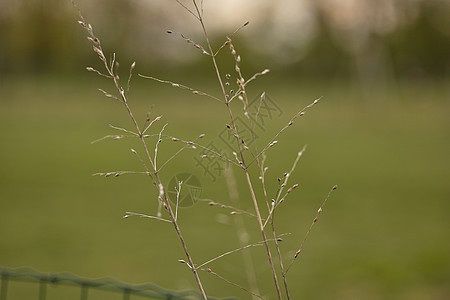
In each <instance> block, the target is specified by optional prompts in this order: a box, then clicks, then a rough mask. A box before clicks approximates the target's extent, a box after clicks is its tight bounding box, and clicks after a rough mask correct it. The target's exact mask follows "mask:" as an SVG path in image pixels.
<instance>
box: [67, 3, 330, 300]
mask: <svg viewBox="0 0 450 300" xmlns="http://www.w3.org/2000/svg"><path fill="white" fill-rule="evenodd" d="M175 1H176V2H177V3H178V4H179V5H180V7H181V8H182V9H183V10H185V11H186V12H187V13H188V14H190V15H191V16H192V17H193V18H194V19H195V20H196V22H197V23H198V25H199V28H200V29H201V32H202V33H203V41H202V42H197V41H194V40H192V39H191V38H189V37H187V36H186V35H185V34H183V33H179V32H177V31H174V30H168V31H167V34H170V35H174V36H176V37H179V38H181V39H183V40H184V41H186V42H187V43H188V44H189V45H192V46H193V47H195V48H196V49H198V50H199V53H200V55H205V56H206V57H207V58H208V59H209V60H210V63H211V65H212V67H213V70H214V75H215V77H216V80H217V84H218V89H217V92H218V94H217V95H215V94H213V93H206V92H203V91H201V89H197V88H193V87H190V86H187V85H184V84H181V83H177V82H174V81H171V80H166V79H160V78H158V77H156V76H149V75H144V74H138V75H139V76H140V77H141V78H144V79H150V80H153V81H156V82H158V83H161V84H166V85H169V86H171V87H175V88H178V89H182V90H185V91H187V92H190V93H192V94H194V95H198V96H202V97H206V98H208V99H210V100H213V101H214V102H216V103H217V108H218V109H223V110H225V111H226V112H227V114H228V121H226V122H227V123H226V125H225V126H226V127H227V128H228V130H231V131H232V136H233V139H234V140H235V144H234V149H233V151H231V153H230V154H232V155H224V154H223V153H219V152H218V151H217V150H214V149H211V148H208V147H207V146H204V145H202V144H201V142H200V140H201V139H202V138H203V137H204V134H200V135H199V136H198V138H197V139H195V140H192V141H191V140H185V139H182V138H179V137H174V136H169V135H166V134H165V128H166V126H167V124H164V125H163V126H162V127H161V128H160V129H159V130H155V126H156V124H157V123H158V122H159V121H161V120H162V117H161V116H158V117H155V118H150V116H147V118H146V119H145V122H144V124H139V122H138V120H137V118H136V117H135V112H134V111H133V110H132V109H131V108H130V105H129V92H130V86H131V80H132V78H133V74H134V69H135V67H136V63H135V62H133V63H132V64H131V65H130V67H129V73H128V77H127V78H126V79H125V80H122V79H121V78H120V77H119V73H118V69H119V63H118V61H117V57H116V54H115V53H113V54H112V55H106V54H105V52H104V49H103V47H102V44H101V41H100V39H99V38H98V37H97V36H96V35H95V34H94V30H93V28H92V26H91V24H89V23H88V22H87V21H86V20H85V19H84V17H83V15H82V13H81V11H80V9H79V8H78V6H77V4H76V3H75V2H74V1H73V0H72V3H73V5H74V6H75V7H76V9H77V10H78V13H79V21H78V22H79V24H80V25H81V26H82V28H83V29H84V30H85V31H86V34H87V38H88V40H89V41H90V42H91V44H92V47H93V51H94V53H95V54H96V55H97V56H98V58H99V60H100V61H101V68H94V67H87V68H86V69H87V71H89V72H94V73H96V74H98V75H99V76H102V77H105V78H108V79H109V80H110V81H111V83H112V87H113V89H114V91H107V90H104V89H99V91H100V92H101V93H102V94H103V95H104V96H105V97H108V98H111V99H113V100H115V101H119V102H120V103H121V104H122V106H123V108H124V110H125V112H126V113H127V115H128V117H129V118H130V121H131V124H132V129H127V128H121V127H117V126H114V125H110V127H111V128H112V129H113V130H116V131H118V132H120V134H115V135H114V134H113V135H108V136H105V137H103V138H100V139H98V140H96V141H94V142H100V141H102V140H104V139H110V138H111V139H122V138H134V139H137V140H139V142H140V145H141V149H140V150H139V149H138V150H136V149H131V152H132V153H133V154H134V155H135V156H136V158H137V159H138V160H139V162H140V163H141V164H142V170H140V171H128V170H122V171H108V172H99V173H96V174H94V175H99V176H105V177H110V176H113V177H118V176H121V175H127V174H140V175H145V176H148V177H149V178H150V179H151V182H152V184H153V185H154V187H155V190H156V194H157V197H155V201H158V203H159V207H160V209H159V210H158V211H157V212H156V214H155V215H154V216H153V215H147V214H142V213H137V212H126V213H125V216H124V218H129V217H142V218H149V219H153V220H157V221H162V222H166V223H171V224H172V227H173V229H174V230H175V232H176V234H177V237H178V240H179V242H180V244H181V247H182V249H183V251H184V254H185V258H184V259H179V261H180V262H181V263H183V264H185V265H186V266H187V267H188V268H189V270H190V271H191V273H192V275H193V276H194V278H195V282H196V284H197V287H198V290H199V292H200V295H201V298H202V299H204V300H206V299H208V297H207V293H206V289H205V287H204V285H203V283H202V280H201V278H200V275H199V271H205V272H206V273H207V274H211V275H214V276H215V277H217V278H220V279H221V280H223V281H224V282H225V283H226V284H229V285H232V286H234V287H237V288H239V289H240V290H242V291H245V292H246V293H248V294H249V295H250V296H251V297H252V298H253V299H268V298H272V297H275V298H277V299H279V300H281V299H291V293H290V289H289V287H288V277H287V274H288V271H289V270H290V269H291V267H292V265H293V263H294V261H295V260H296V259H297V258H298V256H299V255H300V253H301V252H302V250H303V247H304V243H305V242H306V240H307V238H308V236H309V235H310V233H311V231H312V229H313V227H314V225H315V224H316V222H317V220H318V217H319V214H320V213H321V212H322V211H323V209H324V206H325V204H326V202H327V201H328V199H329V198H330V195H331V193H332V192H333V191H334V190H336V188H337V186H333V187H332V188H331V190H330V192H329V193H328V195H327V196H326V198H325V200H324V201H323V203H322V205H321V206H320V207H319V209H318V211H317V214H316V216H315V217H314V219H313V222H312V224H311V226H310V227H309V229H308V230H307V232H306V234H305V236H304V239H303V240H302V241H301V242H300V245H299V248H298V249H297V250H296V252H295V255H294V256H293V257H291V258H290V260H288V261H287V262H286V261H285V256H284V255H283V253H282V250H281V248H280V246H279V243H280V242H282V241H283V238H286V237H288V233H277V230H276V218H275V217H276V216H277V214H276V212H277V209H278V208H279V207H280V206H282V205H288V203H286V202H288V201H286V200H287V198H288V197H291V194H292V192H293V191H294V189H296V188H297V187H298V184H296V183H295V184H292V183H289V179H290V178H291V176H292V174H293V172H294V171H295V169H296V167H297V165H298V163H299V161H300V158H301V157H302V156H303V154H304V152H305V151H306V146H303V148H301V150H300V151H299V152H298V155H297V156H296V157H295V158H294V160H293V163H292V167H291V168H290V170H289V171H287V172H285V173H284V174H283V175H282V176H280V177H278V178H277V179H272V178H269V179H267V178H266V172H267V169H268V168H267V167H266V166H265V163H266V160H267V155H266V154H267V152H268V151H269V149H272V148H274V147H276V145H277V144H278V143H279V137H280V136H281V135H282V134H283V133H284V132H285V131H286V130H287V129H289V128H290V127H291V126H292V125H293V123H294V121H296V120H297V119H298V118H300V117H302V116H303V115H305V113H306V112H307V110H309V109H310V108H312V107H313V106H315V105H316V104H317V103H318V102H319V100H320V99H321V98H318V99H316V100H314V101H313V102H312V103H311V104H309V105H307V106H306V107H304V108H303V109H301V110H300V111H298V113H296V114H294V115H293V116H292V117H291V118H290V120H289V121H288V122H287V123H286V125H285V126H284V127H282V128H281V129H280V130H278V132H277V133H276V134H275V135H274V136H273V137H272V138H270V139H269V142H268V143H266V144H264V145H258V143H256V142H254V141H255V140H256V138H255V137H256V134H255V130H256V129H255V128H256V125H257V124H256V122H257V120H258V116H259V114H260V110H261V107H262V105H263V104H264V103H265V101H267V100H266V94H265V92H263V93H261V95H260V98H259V103H258V106H257V108H256V114H255V116H256V118H255V117H252V116H251V113H250V111H249V106H250V101H249V99H250V98H249V97H250V96H249V95H248V91H247V87H248V86H249V84H251V83H252V82H253V81H255V80H256V79H257V78H258V77H259V76H265V75H267V74H268V73H269V70H268V69H263V70H262V71H261V72H257V73H255V74H253V75H252V76H250V77H249V78H245V76H244V74H243V72H242V70H241V62H242V60H243V58H242V57H241V56H240V54H239V53H238V51H237V49H236V47H235V45H234V43H233V39H234V38H235V36H236V35H237V33H238V32H239V31H240V30H241V29H243V28H244V27H245V26H247V25H248V24H249V22H244V23H243V25H241V26H240V27H238V28H237V29H236V30H235V31H234V32H233V33H232V34H230V35H229V36H227V37H226V38H224V41H223V42H222V43H220V44H219V45H213V44H212V42H211V39H210V36H209V33H208V29H207V25H206V24H205V21H204V18H203V16H204V8H203V0H200V1H199V0H192V1H183V2H182V1H180V0H175ZM202 44H203V45H202ZM219 55H231V57H232V59H233V69H234V71H235V74H234V75H231V74H224V72H223V68H222V67H221V66H220V65H219V63H218V61H217V57H218V56H219ZM108 57H109V58H108ZM232 78H235V83H232V84H230V81H231V79H232ZM252 99H253V98H252ZM235 107H239V108H242V109H239V112H240V113H239V114H242V116H238V115H239V114H238V113H236V109H235ZM241 117H242V118H241ZM238 118H240V119H243V120H245V122H247V125H248V128H250V132H251V135H250V137H248V136H243V135H242V134H241V132H240V131H239V128H238V125H237V120H238ZM250 139H252V140H250ZM163 140H170V141H173V142H176V143H180V147H179V149H178V150H177V151H175V152H174V153H173V154H171V155H170V156H169V158H168V159H166V160H165V161H164V160H161V159H160V157H159V153H160V151H162V149H160V147H159V146H160V144H161V142H162V141H163ZM252 142H253V143H252ZM185 149H199V150H201V151H202V153H203V154H202V155H199V158H201V159H206V158H211V157H213V158H218V159H220V160H222V161H225V162H227V163H228V164H229V165H230V166H231V167H230V169H227V170H226V171H225V177H226V182H227V187H228V190H229V201H230V203H229V204H228V203H226V202H227V200H226V199H216V200H206V199H203V200H202V202H207V203H208V204H209V205H210V206H212V207H221V208H223V209H227V210H230V215H232V216H233V217H234V218H235V221H236V222H235V224H236V229H237V233H238V236H239V241H240V245H239V247H237V248H235V249H234V250H229V251H227V252H224V253H222V254H219V255H217V256H215V257H213V258H211V259H209V260H206V261H205V262H203V263H196V262H195V261H194V259H193V258H192V255H191V251H190V248H189V247H188V246H187V241H186V239H185V238H184V236H183V234H182V229H181V227H180V225H179V223H178V215H179V213H180V212H179V210H178V208H179V205H180V194H181V193H182V190H183V189H184V186H183V182H182V181H179V182H178V185H177V186H176V187H175V190H176V203H172V202H171V201H169V196H168V192H167V187H166V185H165V184H164V183H163V182H162V180H161V176H160V172H162V171H163V169H164V167H165V166H166V165H167V163H169V162H171V161H172V160H174V159H176V158H177V157H178V155H179V154H180V153H181V152H182V151H184V150H185ZM228 157H233V158H234V159H230V158H228ZM231 168H234V170H237V171H239V172H242V174H243V177H244V178H245V185H246V189H247V190H248V192H249V195H250V198H249V199H247V198H246V197H244V198H240V197H239V195H238V194H237V187H236V185H237V184H236V181H235V179H234V175H233V169H231ZM251 168H254V169H255V170H256V172H251V170H250V169H251ZM253 174H257V175H256V176H254V175H253ZM267 180H269V181H272V180H276V182H277V190H275V191H272V190H271V189H269V185H268V184H267ZM256 182H258V184H255V183H256ZM256 187H258V189H259V188H261V191H260V192H257V191H256V189H257V188H256ZM260 194H262V197H258V196H257V195H260ZM242 202H248V203H250V204H251V206H252V207H253V208H252V210H251V211H247V210H243V209H241V208H240V207H241V205H240V203H242ZM243 217H246V218H250V220H251V221H252V222H254V223H255V224H256V225H257V227H258V229H259V236H260V237H259V239H260V241H258V242H256V243H249V241H250V238H249V235H250V233H249V231H248V230H247V229H246V228H245V221H244V219H243ZM260 246H261V247H263V248H264V249H265V253H266V258H267V265H268V266H269V270H270V274H271V277H272V280H273V294H272V295H270V296H267V297H265V296H263V295H261V292H260V289H259V287H258V284H257V280H256V278H257V274H256V272H255V269H254V266H253V262H252V257H251V256H250V254H249V252H248V249H249V248H254V247H260ZM224 249H226V247H224ZM237 252H240V253H245V255H244V267H243V268H244V269H245V270H246V271H245V273H246V274H247V277H248V285H249V287H247V285H246V284H245V283H237V282H234V281H232V280H229V279H227V278H225V277H224V276H223V275H220V274H218V273H217V272H215V271H213V270H212V269H211V268H210V267H209V264H210V263H212V262H215V261H218V260H221V259H223V258H224V257H226V256H229V255H232V254H234V253H237ZM205 276H206V275H205ZM280 276H281V278H282V279H281V280H280Z"/></svg>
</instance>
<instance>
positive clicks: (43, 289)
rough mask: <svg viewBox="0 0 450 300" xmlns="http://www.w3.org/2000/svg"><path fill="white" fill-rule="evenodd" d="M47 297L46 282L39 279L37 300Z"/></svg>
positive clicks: (43, 299)
mask: <svg viewBox="0 0 450 300" xmlns="http://www.w3.org/2000/svg"><path fill="white" fill-rule="evenodd" d="M46 297H47V281H46V280H45V279H41V282H40V284H39V300H45V298H46Z"/></svg>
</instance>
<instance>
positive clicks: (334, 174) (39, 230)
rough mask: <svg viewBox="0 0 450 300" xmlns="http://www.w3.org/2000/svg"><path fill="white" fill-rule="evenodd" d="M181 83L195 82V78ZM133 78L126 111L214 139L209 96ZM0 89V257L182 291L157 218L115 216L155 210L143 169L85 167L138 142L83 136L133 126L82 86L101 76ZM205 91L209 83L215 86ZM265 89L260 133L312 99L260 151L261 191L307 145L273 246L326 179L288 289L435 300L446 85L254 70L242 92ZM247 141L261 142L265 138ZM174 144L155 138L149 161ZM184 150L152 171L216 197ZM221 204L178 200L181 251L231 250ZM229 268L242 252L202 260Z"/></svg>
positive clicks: (120, 159) (18, 81) (216, 122)
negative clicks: (367, 88) (268, 113)
mask: <svg viewBox="0 0 450 300" xmlns="http://www.w3.org/2000/svg"><path fill="white" fill-rule="evenodd" d="M186 81H187V82H188V83H189V84H191V83H192V84H191V85H193V86H195V87H199V88H200V87H201V86H203V85H204V84H205V83H204V82H201V81H198V80H197V81H196V79H195V78H187V79H186ZM189 81H191V82H189ZM133 84H134V85H133V88H132V94H131V100H130V101H131V105H132V107H133V108H135V111H136V112H137V113H136V115H137V117H138V118H140V120H143V119H144V118H145V113H146V112H147V111H149V110H152V115H153V116H157V115H163V120H162V121H161V122H160V123H159V124H158V125H157V127H155V128H157V129H158V130H159V129H160V128H161V126H162V125H163V124H165V123H168V124H169V125H168V127H167V129H166V133H167V134H170V135H174V136H177V137H180V138H184V139H193V138H195V137H197V136H198V135H199V134H201V133H205V134H206V137H205V139H204V142H205V144H206V143H208V142H209V141H216V142H217V143H218V144H219V141H218V133H220V132H221V131H222V130H223V128H224V126H225V123H227V116H226V114H225V110H224V107H221V106H220V104H217V103H215V102H213V101H210V100H208V99H202V98H201V97H196V96H193V95H189V94H187V93H185V92H184V91H180V90H176V89H173V88H170V87H167V86H163V85H158V84H156V83H154V82H149V81H147V80H144V79H135V81H134V82H133ZM0 85H1V99H0V136H1V147H0V165H1V173H0V198H1V201H0V266H5V267H19V266H29V267H33V268H35V269H38V270H41V271H45V272H59V271H70V272H73V273H75V274H78V275H80V276H86V277H94V278H95V277H103V276H112V277H115V278H118V279H120V280H123V281H127V282H133V283H141V282H154V283H156V284H158V285H161V286H164V287H167V288H170V289H185V288H192V289H195V283H194V281H193V277H192V275H191V274H190V272H189V270H188V269H187V268H186V266H185V265H182V264H180V263H179V262H177V260H178V259H182V258H184V256H183V252H182V250H181V247H180V245H179V241H178V239H177V238H176V236H175V234H174V231H173V229H172V228H171V227H170V225H167V224H165V223H162V222H158V221H152V220H147V219H139V218H129V219H123V218H122V217H123V215H124V214H125V212H126V211H134V212H142V213H147V214H155V212H156V208H157V202H156V195H157V192H156V191H155V190H154V189H153V187H152V185H151V183H150V181H149V180H148V178H146V177H144V176H137V175H129V176H120V177H118V178H104V177H93V176H91V174H93V173H96V172H103V171H112V170H130V169H131V170H140V168H141V166H140V163H139V161H137V160H136V158H135V157H134V156H133V155H132V154H131V152H130V151H129V148H130V147H136V148H135V149H136V150H138V151H139V148H138V146H137V145H136V143H135V141H133V140H131V139H124V140H119V141H112V140H105V141H103V142H100V143H95V144H91V143H90V142H91V141H93V140H96V139H98V138H101V137H103V136H105V135H108V134H117V132H114V130H113V129H111V128H109V127H108V124H113V125H117V126H120V127H127V128H130V126H131V123H130V121H129V119H128V118H127V115H126V113H125V112H124V111H123V110H122V107H121V106H120V104H119V103H118V102H114V101H111V100H110V99H106V98H104V97H103V96H102V95H101V94H100V93H99V92H98V91H96V89H97V88H104V89H106V90H107V89H108V82H106V81H105V80H102V79H99V78H97V77H95V76H92V74H90V75H87V76H86V77H84V78H82V79H81V78H72V77H69V76H66V75H63V76H59V77H39V78H38V77H36V78H32V77H26V78H12V79H7V78H5V79H4V80H2V81H1V83H0ZM206 85H207V86H209V88H210V89H211V90H213V89H214V83H209V82H206ZM263 88H264V89H265V91H266V93H267V95H269V96H270V97H271V99H272V100H274V101H275V102H276V103H277V105H279V107H280V108H281V109H282V113H281V115H280V116H276V117H273V118H272V119H270V120H268V123H267V127H266V128H265V129H264V132H262V133H264V134H265V135H267V137H271V136H273V134H274V133H276V132H277V129H279V128H281V127H282V126H283V125H284V124H286V123H287V122H288V121H289V119H290V117H291V116H292V115H294V114H295V113H296V111H298V110H300V109H301V108H303V107H304V106H306V105H307V104H309V103H311V102H312V101H313V100H314V99H315V98H317V97H319V96H324V98H323V99H322V100H321V102H319V104H318V105H317V106H315V107H314V108H313V109H312V110H310V111H308V113H307V114H306V115H305V116H304V117H303V118H302V119H301V120H298V121H296V122H295V123H294V125H295V126H292V127H291V128H290V129H289V131H287V132H286V134H283V135H282V137H281V138H280V139H279V145H277V147H274V149H273V150H271V151H269V152H268V158H267V165H268V166H269V171H268V174H267V179H266V180H267V181H270V182H272V184H269V185H270V187H271V188H272V189H273V188H274V183H275V181H276V178H277V177H278V176H280V175H281V174H283V173H284V172H285V171H288V170H289V169H290V167H291V165H292V162H293V160H294V159H295V156H296V154H297V152H298V151H299V150H300V149H301V148H302V147H303V145H304V144H308V148H307V151H306V153H305V156H304V157H302V159H301V161H300V163H299V166H298V167H297V169H296V171H295V173H294V175H293V176H292V178H291V181H290V183H291V184H294V183H295V182H297V183H299V185H300V188H299V189H297V190H295V193H294V192H293V193H292V195H291V196H290V197H289V198H288V200H287V201H286V202H285V204H284V206H283V208H281V210H280V212H279V213H278V215H277V220H278V225H277V228H278V232H279V233H282V232H289V233H291V234H290V235H289V236H287V237H285V238H284V241H283V243H282V250H283V251H284V252H285V253H286V255H287V256H286V258H285V259H286V260H287V261H288V258H289V255H290V256H292V255H293V253H295V251H296V250H297V249H298V246H299V244H300V242H301V240H302V239H303V236H304V234H305V232H306V230H307V228H308V227H309V225H310V223H311V221H312V219H313V217H314V215H315V213H316V211H317V209H318V207H319V206H320V204H321V202H322V201H323V199H324V197H325V196H326V194H327V193H328V191H329V189H330V188H331V187H332V186H333V185H335V184H337V185H338V186H339V189H338V190H337V191H336V192H334V193H333V195H332V197H331V199H330V200H329V202H328V204H327V206H326V207H325V209H324V212H323V214H322V215H321V216H320V219H319V222H318V223H317V224H316V226H315V228H314V230H313V232H312V234H311V236H310V237H309V238H308V241H307V243H306V245H305V248H304V251H303V252H302V254H301V256H300V259H299V260H297V261H296V263H295V265H294V266H293V269H292V270H291V271H290V273H289V276H288V280H289V284H290V287H291V293H292V296H293V299H301V298H303V299H448V298H449V297H450V239H449V237H450V218H449V212H450V182H449V179H450V168H449V167H450V156H449V153H450V118H449V114H450V101H449V99H450V90H449V87H448V83H442V84H424V85H419V84H409V85H408V84H398V85H397V86H396V87H395V88H394V87H389V88H387V89H384V90H380V91H378V90H375V92H371V93H369V94H368V96H367V95H366V96H365V97H362V96H361V95H362V93H360V92H358V91H357V90H356V89H354V88H352V87H351V86H349V85H346V84H344V83H339V82H331V83H330V82H325V83H321V82H315V83H311V82H296V81H295V80H293V79H291V81H289V80H287V81H286V80H279V79H270V77H268V78H265V79H262V80H261V81H260V82H259V83H258V84H256V85H255V86H254V87H253V88H252V92H253V93H254V94H255V95H256V94H257V93H259V92H261V91H262V89H263ZM267 137H266V139H267ZM258 141H259V142H261V143H263V142H264V141H265V140H264V137H261V139H259V140H258ZM175 147H176V145H175V144H174V143H172V144H171V143H169V142H163V143H162V144H161V146H160V151H161V153H162V154H161V155H162V156H161V160H162V159H163V158H164V157H168V156H169V153H171V151H173V150H174V149H176V148H175ZM194 156H195V152H194V151H188V152H184V153H183V154H182V155H181V156H180V157H179V159H177V161H176V162H175V163H171V164H169V165H168V166H167V168H165V169H164V171H163V174H162V177H163V179H164V180H166V181H168V180H170V178H171V177H172V176H173V175H175V174H177V173H179V172H191V173H193V174H195V175H196V176H197V177H198V178H200V180H201V183H202V188H203V194H202V196H203V197H205V198H208V199H213V200H215V201H217V202H222V203H228V191H227V189H226V184H225V179H224V177H223V176H218V178H217V180H216V181H215V182H213V181H211V179H210V178H208V177H207V176H205V175H204V174H203V171H202V169H201V168H199V167H198V166H196V164H195V160H194ZM235 174H236V175H237V170H235ZM237 179H238V182H241V180H240V178H239V177H238V176H237ZM255 184H256V183H255ZM239 191H240V201H241V203H242V207H243V208H248V209H251V204H250V201H249V197H248V194H247V193H246V191H245V186H244V185H242V186H240V187H239ZM226 213H227V212H226V211H224V210H222V209H220V208H216V207H209V206H207V205H204V204H202V203H197V204H196V205H195V206H193V207H190V208H185V209H182V210H180V221H181V226H182V229H183V231H184V234H185V236H186V238H187V241H188V247H189V248H191V250H192V254H193V257H194V260H195V261H197V262H199V263H200V262H202V261H206V260H207V259H209V258H212V257H214V256H217V255H219V254H221V253H223V252H226V251H228V250H232V249H235V248H237V247H238V240H237V236H236V231H235V228H234V225H233V222H232V220H231V219H230V216H228V215H227V214H226ZM217 220H220V221H221V222H217ZM246 221H247V226H248V230H249V231H250V232H252V234H253V237H252V241H254V242H256V241H259V240H260V237H259V234H258V233H257V230H256V226H255V225H256V224H253V223H252V222H251V220H250V219H246ZM227 222H228V224H227ZM249 251H251V253H252V255H253V257H254V260H255V265H256V266H257V267H256V272H257V274H258V280H259V281H260V282H259V284H260V287H261V291H262V294H264V295H266V294H267V293H270V291H271V290H272V283H271V278H270V274H269V269H268V267H267V266H266V263H265V261H264V255H265V254H264V249H263V248H257V247H256V248H252V249H251V250H249ZM241 267H242V258H241V255H240V254H234V255H231V256H229V257H227V258H225V259H223V260H221V261H218V262H217V263H214V264H212V265H211V268H212V269H213V270H215V271H216V272H218V273H220V274H222V275H224V276H225V277H227V278H229V279H231V280H233V281H236V282H244V283H245V277H244V275H243V274H244V272H242V271H241ZM201 277H202V279H203V280H204V281H205V286H206V291H207V293H208V294H211V295H213V296H238V297H241V298H242V299H248V298H249V297H248V295H247V294H245V293H243V292H241V291H240V290H238V289H236V288H235V287H232V286H230V285H227V284H226V283H224V282H222V281H220V280H218V279H217V278H215V277H211V276H210V275H209V274H206V273H203V274H201Z"/></svg>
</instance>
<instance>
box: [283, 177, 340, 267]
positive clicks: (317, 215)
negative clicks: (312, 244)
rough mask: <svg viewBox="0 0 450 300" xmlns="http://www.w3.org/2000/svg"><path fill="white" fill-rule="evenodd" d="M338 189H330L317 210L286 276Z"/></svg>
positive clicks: (334, 187) (335, 187)
mask: <svg viewBox="0 0 450 300" xmlns="http://www.w3.org/2000/svg"><path fill="white" fill-rule="evenodd" d="M336 189H337V185H335V186H333V187H332V188H331V189H330V191H329V192H328V195H327V197H326V198H325V200H323V202H322V205H320V207H319V209H318V210H317V213H316V216H315V217H314V219H313V221H312V223H311V225H310V226H309V229H308V231H307V232H306V234H305V237H304V238H303V240H302V242H301V243H300V247H299V248H298V250H297V252H295V255H294V257H293V258H292V261H291V262H290V264H289V266H288V267H287V268H286V271H285V274H286V273H287V272H288V271H289V269H290V268H291V267H292V265H293V264H294V261H295V260H296V259H297V257H298V256H299V255H300V253H301V252H302V251H303V246H304V244H305V242H306V240H307V239H308V237H309V234H310V233H311V231H312V229H313V227H314V225H315V224H316V223H317V220H318V219H319V215H320V213H321V212H322V211H323V208H324V206H325V204H326V203H327V201H328V198H330V196H331V193H332V192H333V191H334V190H336Z"/></svg>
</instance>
